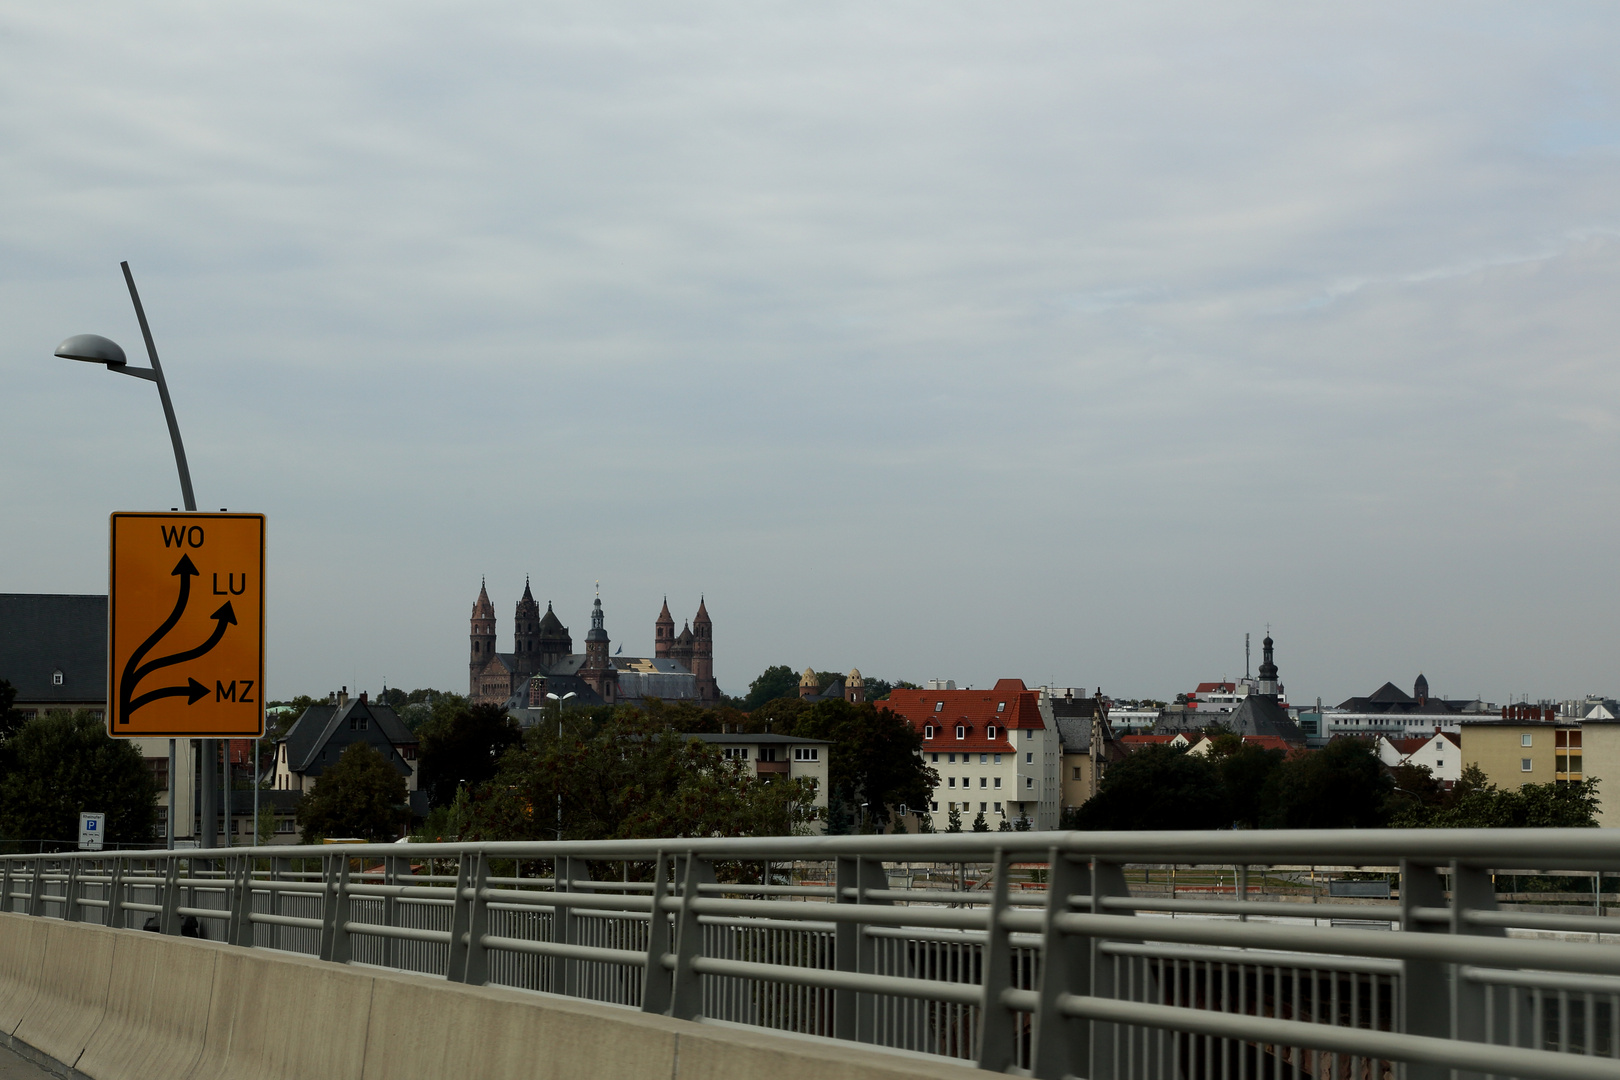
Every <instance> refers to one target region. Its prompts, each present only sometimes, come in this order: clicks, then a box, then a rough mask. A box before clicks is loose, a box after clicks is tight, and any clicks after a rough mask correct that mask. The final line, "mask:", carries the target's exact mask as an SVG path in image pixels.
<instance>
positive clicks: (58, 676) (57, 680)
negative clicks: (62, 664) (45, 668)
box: [51, 668, 62, 686]
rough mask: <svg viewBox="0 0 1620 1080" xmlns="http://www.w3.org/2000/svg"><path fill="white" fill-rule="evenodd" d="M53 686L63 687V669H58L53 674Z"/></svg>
mask: <svg viewBox="0 0 1620 1080" xmlns="http://www.w3.org/2000/svg"><path fill="white" fill-rule="evenodd" d="M51 685H52V686H61V685H62V669H61V668H57V669H56V670H55V671H53V672H51Z"/></svg>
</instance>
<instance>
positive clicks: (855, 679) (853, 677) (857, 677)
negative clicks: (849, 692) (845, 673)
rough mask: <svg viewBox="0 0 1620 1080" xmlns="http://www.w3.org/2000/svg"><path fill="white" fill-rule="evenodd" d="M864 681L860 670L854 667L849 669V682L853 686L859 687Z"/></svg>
mask: <svg viewBox="0 0 1620 1080" xmlns="http://www.w3.org/2000/svg"><path fill="white" fill-rule="evenodd" d="M863 681H864V680H863V679H862V678H861V669H860V668H858V667H852V668H850V669H849V682H850V684H851V685H855V686H859V685H861V683H862V682H863Z"/></svg>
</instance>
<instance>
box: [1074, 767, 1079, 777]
mask: <svg viewBox="0 0 1620 1080" xmlns="http://www.w3.org/2000/svg"><path fill="white" fill-rule="evenodd" d="M1074 778H1075V779H1076V780H1078V779H1080V766H1078V765H1076V766H1075V767H1074Z"/></svg>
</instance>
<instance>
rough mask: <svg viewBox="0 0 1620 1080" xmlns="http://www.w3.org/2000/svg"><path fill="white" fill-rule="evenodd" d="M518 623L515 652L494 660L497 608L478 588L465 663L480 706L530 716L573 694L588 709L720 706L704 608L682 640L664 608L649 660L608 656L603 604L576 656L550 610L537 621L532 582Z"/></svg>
mask: <svg viewBox="0 0 1620 1080" xmlns="http://www.w3.org/2000/svg"><path fill="white" fill-rule="evenodd" d="M513 618H514V622H515V626H514V630H513V641H512V646H513V649H512V651H511V652H509V653H503V652H497V651H496V644H495V605H493V604H491V603H490V602H489V591H488V589H487V588H486V587H485V586H484V584H483V583H480V584H479V586H478V599H477V600H476V601H475V602H474V603H473V609H472V624H471V632H470V634H469V638H470V646H471V652H470V654H469V657H468V662H467V669H468V677H467V695H468V697H470V698H471V699H472V701H473V702H474V703H475V704H492V705H507V706H508V707H517V708H526V707H530V706H539V705H543V704H545V701H546V700H547V699H546V695H547V694H555V695H557V696H558V697H562V696H563V695H565V694H574V695H575V696H576V698H577V699H578V700H579V702H580V704H587V705H617V704H619V703H620V702H630V703H634V702H637V701H642V700H645V699H647V698H658V699H660V700H662V701H698V702H704V703H710V702H715V701H718V700H719V699H720V687H719V685H718V684H717V683H716V682H715V680H714V626H713V624H712V623H711V622H710V621H709V610H708V607H707V606H706V605H705V603H704V602H703V601H702V600H699V601H698V610H697V614H696V615H694V616H693V617H692V621H691V622H690V623H688V624H686V625H685V626H684V627H682V629H681V632H680V633H679V634H677V633H675V618H674V616H672V615H670V613H669V601H668V600H667V599H666V600H665V601H664V609H663V610H662V611H660V612H659V613H658V618H657V619H655V620H654V621H653V655H652V656H651V657H641V656H614V655H612V654H611V653H610V650H609V649H608V645H609V640H608V634H607V628H606V626H605V625H604V621H603V619H604V617H603V614H602V598H601V597H600V596H598V597H597V598H596V602H595V604H594V605H593V606H592V608H591V628H590V630H589V631H587V632H586V634H585V651H584V652H583V653H576V652H574V639H573V637H572V636H570V634H569V633H568V627H566V626H564V625H563V624H562V620H561V619H559V618H557V615H556V613H555V612H553V611H552V610H551V604H550V603H549V602H548V603H547V604H546V613H545V614H544V615H542V614H540V604H539V603H538V602H537V601H536V600H535V598H534V594H533V593H532V592H531V591H530V590H529V583H528V581H527V580H525V581H524V582H523V598H522V599H520V600H519V601H518V602H517V612H516V613H515V615H514V617H513ZM619 651H620V652H623V651H624V646H622V645H621V646H620V647H619Z"/></svg>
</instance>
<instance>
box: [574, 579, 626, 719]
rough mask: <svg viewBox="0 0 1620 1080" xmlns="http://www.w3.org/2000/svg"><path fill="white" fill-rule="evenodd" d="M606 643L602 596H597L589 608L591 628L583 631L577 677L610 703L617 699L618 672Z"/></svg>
mask: <svg viewBox="0 0 1620 1080" xmlns="http://www.w3.org/2000/svg"><path fill="white" fill-rule="evenodd" d="M608 644H609V642H608V633H607V628H606V627H605V626H603V625H602V598H601V597H600V596H598V597H597V598H596V603H595V605H594V606H592V608H591V628H590V629H589V630H588V631H586V633H585V663H584V664H583V665H581V667H580V669H579V677H580V678H581V679H584V680H585V682H586V684H587V685H588V686H590V688H591V689H592V690H595V691H596V692H597V693H598V694H601V695H602V700H603V701H605V702H607V703H608V704H609V705H612V704H614V703H615V702H616V701H618V699H619V673H618V672H617V671H616V670H614V667H613V660H612V658H611V657H610V656H608Z"/></svg>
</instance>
